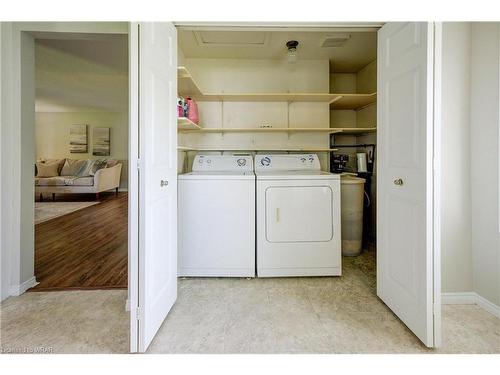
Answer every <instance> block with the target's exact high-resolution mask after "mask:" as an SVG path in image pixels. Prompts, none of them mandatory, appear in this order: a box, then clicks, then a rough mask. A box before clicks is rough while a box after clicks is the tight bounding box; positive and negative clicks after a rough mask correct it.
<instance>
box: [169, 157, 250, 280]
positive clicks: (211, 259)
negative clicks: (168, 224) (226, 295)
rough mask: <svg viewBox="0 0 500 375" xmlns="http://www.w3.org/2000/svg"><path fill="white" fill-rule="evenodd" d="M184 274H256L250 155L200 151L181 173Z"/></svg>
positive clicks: (180, 260) (180, 242) (180, 241)
mask: <svg viewBox="0 0 500 375" xmlns="http://www.w3.org/2000/svg"><path fill="white" fill-rule="evenodd" d="M178 182H179V184H178V218H179V224H178V225H179V238H178V249H179V253H178V263H179V275H180V276H212V277H254V276H255V174H254V171H253V159H252V157H251V156H236V155H197V156H196V157H195V159H194V162H193V172H191V173H186V174H182V175H179V176H178Z"/></svg>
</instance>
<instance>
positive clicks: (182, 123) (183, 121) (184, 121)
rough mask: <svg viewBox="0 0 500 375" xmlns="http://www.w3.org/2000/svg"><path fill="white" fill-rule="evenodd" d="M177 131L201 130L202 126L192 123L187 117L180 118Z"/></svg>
mask: <svg viewBox="0 0 500 375" xmlns="http://www.w3.org/2000/svg"><path fill="white" fill-rule="evenodd" d="M177 129H178V130H179V131H184V130H200V129H201V126H199V125H196V124H195V123H194V122H193V121H191V120H190V119H188V118H187V117H179V118H177Z"/></svg>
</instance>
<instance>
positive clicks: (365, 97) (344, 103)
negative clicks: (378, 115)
mask: <svg viewBox="0 0 500 375" xmlns="http://www.w3.org/2000/svg"><path fill="white" fill-rule="evenodd" d="M334 95H339V96H340V98H339V99H338V100H335V101H333V102H332V103H330V109H348V110H349V109H350V110H360V109H363V108H365V107H367V106H369V105H370V104H373V103H375V102H376V101H377V93H376V92H374V93H371V94H334Z"/></svg>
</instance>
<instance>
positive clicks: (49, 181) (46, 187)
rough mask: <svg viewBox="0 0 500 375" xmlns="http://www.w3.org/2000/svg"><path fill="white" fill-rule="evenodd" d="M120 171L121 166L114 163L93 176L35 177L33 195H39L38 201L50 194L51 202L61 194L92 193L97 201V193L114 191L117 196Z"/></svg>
mask: <svg viewBox="0 0 500 375" xmlns="http://www.w3.org/2000/svg"><path fill="white" fill-rule="evenodd" d="M121 170H122V164H121V163H116V164H115V165H113V166H111V167H105V168H102V169H98V170H97V171H96V172H95V174H94V176H84V177H76V176H54V177H36V176H35V193H36V194H37V195H40V200H43V194H44V193H51V194H52V199H53V200H55V195H56V194H62V193H71V194H75V193H77V194H78V193H86V194H89V193H93V194H95V197H96V199H99V193H101V192H103V191H107V190H112V189H115V192H116V194H118V187H119V186H120V175H121Z"/></svg>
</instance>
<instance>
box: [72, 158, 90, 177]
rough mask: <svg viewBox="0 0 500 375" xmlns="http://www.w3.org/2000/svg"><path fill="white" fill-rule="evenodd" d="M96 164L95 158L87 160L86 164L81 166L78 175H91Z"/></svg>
mask: <svg viewBox="0 0 500 375" xmlns="http://www.w3.org/2000/svg"><path fill="white" fill-rule="evenodd" d="M93 165H94V160H85V164H84V165H83V166H82V168H80V170H79V171H78V173H77V174H76V176H77V177H89V176H90V172H91V171H92V166H93Z"/></svg>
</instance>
